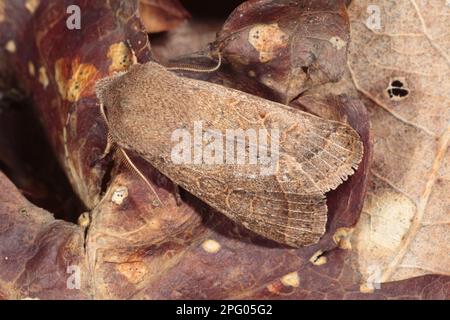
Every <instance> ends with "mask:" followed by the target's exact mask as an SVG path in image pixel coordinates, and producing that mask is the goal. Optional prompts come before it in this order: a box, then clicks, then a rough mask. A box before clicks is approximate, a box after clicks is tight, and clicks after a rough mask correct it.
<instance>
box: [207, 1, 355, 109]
mask: <svg viewBox="0 0 450 320" xmlns="http://www.w3.org/2000/svg"><path fill="white" fill-rule="evenodd" d="M348 28H349V25H348V17H347V12H346V10H345V5H344V1H341V0H339V1H314V0H311V1H290V0H281V1H280V0H258V1H247V2H244V3H243V4H242V5H241V6H239V7H238V8H237V9H236V10H235V11H234V12H233V13H232V14H231V15H230V17H229V18H228V20H227V21H226V22H225V24H224V26H223V28H222V30H221V31H220V33H219V35H218V38H217V40H216V42H215V44H214V45H215V47H217V48H219V49H220V50H221V52H222V54H223V56H224V58H225V59H227V60H228V61H229V62H230V63H231V66H232V67H233V71H234V73H238V74H242V75H244V76H245V77H246V78H247V79H246V81H256V82H259V83H262V84H263V85H264V86H266V87H267V88H270V89H271V90H272V91H273V92H274V93H275V94H276V96H277V100H278V101H280V102H282V103H288V102H290V101H291V100H292V99H294V98H295V97H297V96H298V95H300V94H301V93H302V92H304V91H305V90H307V89H310V88H312V87H314V86H317V85H319V84H323V83H327V82H335V81H338V80H339V79H340V78H341V76H342V75H343V73H344V71H345V59H346V48H347V44H348V41H349V33H348Z"/></svg>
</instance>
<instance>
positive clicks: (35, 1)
mask: <svg viewBox="0 0 450 320" xmlns="http://www.w3.org/2000/svg"><path fill="white" fill-rule="evenodd" d="M38 6H39V0H27V1H26V2H25V8H27V10H28V11H29V12H30V13H31V14H33V13H34V12H35V11H36V9H37V7H38Z"/></svg>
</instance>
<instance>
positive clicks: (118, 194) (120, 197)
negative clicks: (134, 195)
mask: <svg viewBox="0 0 450 320" xmlns="http://www.w3.org/2000/svg"><path fill="white" fill-rule="evenodd" d="M127 197H128V188H127V187H118V188H117V189H116V190H115V191H114V192H113V194H112V196H111V201H112V202H114V203H115V204H117V205H121V204H122V203H123V201H124V200H125V199H126V198H127Z"/></svg>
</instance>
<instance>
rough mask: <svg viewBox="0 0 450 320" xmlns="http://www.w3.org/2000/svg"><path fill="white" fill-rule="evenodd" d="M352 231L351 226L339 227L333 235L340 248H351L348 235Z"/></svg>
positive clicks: (349, 235)
mask: <svg viewBox="0 0 450 320" xmlns="http://www.w3.org/2000/svg"><path fill="white" fill-rule="evenodd" d="M352 233H353V229H352V228H339V229H337V230H336V232H335V233H334V235H333V241H334V242H335V243H336V244H337V245H338V247H339V248H340V249H344V250H351V249H352V244H351V242H350V237H351V235H352Z"/></svg>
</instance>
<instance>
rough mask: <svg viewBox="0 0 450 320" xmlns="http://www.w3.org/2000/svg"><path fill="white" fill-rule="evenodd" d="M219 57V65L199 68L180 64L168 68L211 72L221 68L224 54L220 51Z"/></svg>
mask: <svg viewBox="0 0 450 320" xmlns="http://www.w3.org/2000/svg"><path fill="white" fill-rule="evenodd" d="M217 58H218V61H217V65H216V66H214V67H212V68H208V69H202V68H198V67H195V66H193V65H189V64H185V65H179V66H176V67H168V68H166V69H167V70H171V71H192V72H205V73H210V72H214V71H217V70H219V68H220V66H221V65H222V55H221V54H220V52H217Z"/></svg>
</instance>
